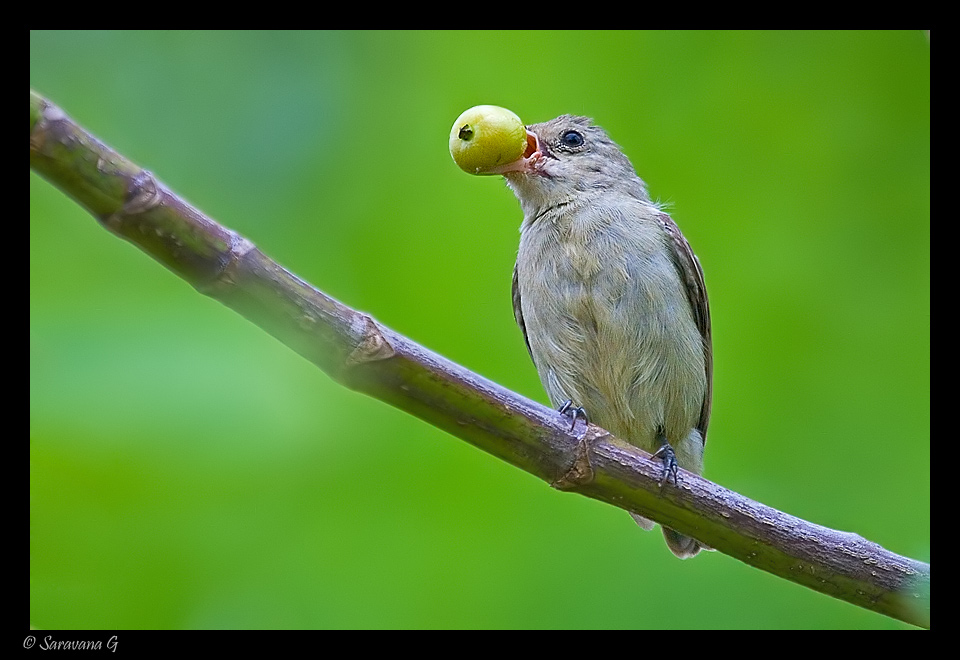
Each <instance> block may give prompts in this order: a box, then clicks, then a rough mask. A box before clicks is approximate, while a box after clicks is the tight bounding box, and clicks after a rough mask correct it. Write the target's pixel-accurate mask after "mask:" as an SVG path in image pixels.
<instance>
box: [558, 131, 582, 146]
mask: <svg viewBox="0 0 960 660" xmlns="http://www.w3.org/2000/svg"><path fill="white" fill-rule="evenodd" d="M560 144H562V145H563V146H565V147H569V148H570V149H576V148H577V147H582V146H583V136H582V135H580V133H578V132H577V131H567V132H566V133H564V134H563V135H561V136H560Z"/></svg>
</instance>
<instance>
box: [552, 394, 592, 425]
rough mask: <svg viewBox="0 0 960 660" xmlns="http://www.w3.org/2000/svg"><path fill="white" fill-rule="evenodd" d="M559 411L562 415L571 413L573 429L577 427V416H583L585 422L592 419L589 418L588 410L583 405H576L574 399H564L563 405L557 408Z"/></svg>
mask: <svg viewBox="0 0 960 660" xmlns="http://www.w3.org/2000/svg"><path fill="white" fill-rule="evenodd" d="M557 412H558V413H560V414H561V415H569V416H570V417H571V418H572V419H571V423H570V430H571V431H572V430H573V429H575V428H576V427H577V417H580V418H582V419H583V423H584V424H589V423H590V420H589V419H588V418H587V411H586V410H584V409H583V406H574V405H573V400H571V399H567V400H566V401H564V402H563V405H561V406H560V407H559V408H558V409H557Z"/></svg>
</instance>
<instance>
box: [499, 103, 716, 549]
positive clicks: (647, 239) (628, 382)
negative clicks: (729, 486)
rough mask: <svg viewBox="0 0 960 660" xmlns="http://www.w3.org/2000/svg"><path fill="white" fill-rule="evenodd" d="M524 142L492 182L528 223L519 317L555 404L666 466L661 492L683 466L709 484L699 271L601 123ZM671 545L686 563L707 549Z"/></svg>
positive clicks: (523, 234) (709, 366)
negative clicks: (510, 196) (500, 181)
mask: <svg viewBox="0 0 960 660" xmlns="http://www.w3.org/2000/svg"><path fill="white" fill-rule="evenodd" d="M525 128H526V140H527V146H526V148H525V150H524V152H523V154H522V155H521V156H520V157H519V158H518V159H516V160H514V161H512V162H509V163H506V164H503V165H500V166H498V167H496V168H494V169H492V170H491V173H494V174H502V175H503V176H504V177H505V179H506V182H507V185H508V186H509V188H510V189H512V191H513V192H514V194H515V195H516V197H517V199H518V200H519V203H520V207H521V210H522V211H523V221H522V223H521V225H520V244H519V249H518V251H517V260H516V264H515V266H514V271H513V311H514V315H515V317H516V321H517V324H518V325H519V326H520V330H521V331H522V332H523V336H524V340H525V342H526V345H527V350H528V351H529V353H530V356H531V358H532V359H533V363H534V365H535V366H536V369H537V373H538V374H539V376H540V381H541V382H542V384H543V387H544V389H545V390H546V392H547V395H548V396H549V398H550V400H551V402H552V404H553V405H554V406H555V407H558V408H559V409H560V411H561V412H565V413H568V414H573V415H576V414H577V413H578V412H585V413H586V415H587V416H588V417H589V421H590V422H592V423H594V424H597V425H599V426H601V427H603V428H604V429H606V430H608V431H610V432H611V433H613V434H614V435H615V436H617V437H619V438H621V439H623V440H625V441H627V442H629V443H630V444H632V445H635V446H637V447H639V448H641V449H643V450H645V451H647V452H650V453H652V454H654V455H655V456H657V457H659V458H660V459H661V461H662V464H663V467H662V473H661V479H660V486H661V487H663V484H664V482H665V481H669V480H671V478H672V480H673V482H674V483H675V484H676V483H677V480H678V472H677V469H678V466H679V467H681V468H683V469H684V470H688V471H690V472H693V473H696V474H702V472H703V451H704V445H705V443H706V439H707V427H708V425H709V423H710V413H711V406H712V392H713V346H712V332H711V325H710V308H709V303H708V300H707V290H706V285H705V283H704V277H703V270H702V268H701V266H700V262H699V260H698V259H697V257H696V255H695V254H694V252H693V250H692V248H691V247H690V243H689V242H688V241H687V239H686V238H685V237H684V235H683V234H682V232H681V231H680V229H679V227H678V226H677V224H676V223H675V222H674V221H673V219H672V218H671V217H670V215H669V214H667V213H666V212H664V210H663V208H662V205H661V204H659V203H657V202H654V201H652V200H651V198H650V195H649V193H648V191H647V186H646V184H645V183H644V181H643V180H642V179H641V178H640V177H639V176H638V175H637V173H636V170H635V169H634V167H633V165H632V164H631V162H630V160H629V158H628V157H627V156H626V155H625V154H624V153H623V151H622V149H621V148H620V147H619V146H618V145H617V144H616V143H615V142H614V141H613V140H611V139H610V137H609V136H608V135H607V133H606V132H605V131H604V130H603V129H602V128H601V127H599V126H597V125H596V124H595V123H594V122H593V120H591V119H590V118H588V117H582V116H575V115H561V116H560V117H557V118H556V119H552V120H550V121H546V122H543V123H539V124H531V125H528V126H526V127H525ZM573 422H574V424H575V423H576V416H574V419H573ZM631 515H632V516H633V518H634V519H635V520H636V521H637V523H638V524H639V525H640V526H641V527H642V528H644V529H646V530H650V529H652V528H653V527H654V523H653V522H652V521H650V520H649V519H647V518H644V517H643V516H641V515H639V514H637V513H631ZM662 531H663V536H664V539H665V541H666V544H667V546H668V547H669V549H670V550H671V551H672V552H673V554H674V555H676V556H677V557H679V558H681V559H687V558H690V557H694V556H696V555H697V554H698V553H699V552H700V550H701V549H703V548H706V546H704V545H703V544H701V543H699V542H698V541H697V540H695V539H693V538H691V537H689V536H685V535H683V534H680V533H678V532H676V531H674V530H672V529H670V528H668V527H663V528H662ZM708 549H709V548H708Z"/></svg>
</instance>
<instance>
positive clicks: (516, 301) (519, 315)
mask: <svg viewBox="0 0 960 660" xmlns="http://www.w3.org/2000/svg"><path fill="white" fill-rule="evenodd" d="M513 318H515V319H517V325H519V326H520V332H522V333H523V341H524V343H525V344H526V345H527V352H528V353H530V359H531V360H532V359H533V351H532V350H530V338H529V337H527V324H526V323H524V322H523V309H522V308H521V307H520V280H519V279H518V277H517V265H516V264H514V265H513Z"/></svg>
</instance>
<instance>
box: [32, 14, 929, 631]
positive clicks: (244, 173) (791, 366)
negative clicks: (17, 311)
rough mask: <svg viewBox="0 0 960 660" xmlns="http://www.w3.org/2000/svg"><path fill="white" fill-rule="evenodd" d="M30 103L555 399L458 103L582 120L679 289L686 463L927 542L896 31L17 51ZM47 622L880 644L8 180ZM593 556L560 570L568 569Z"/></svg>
mask: <svg viewBox="0 0 960 660" xmlns="http://www.w3.org/2000/svg"><path fill="white" fill-rule="evenodd" d="M30 84H31V86H32V87H33V88H35V89H36V90H37V91H38V92H40V93H41V94H44V95H47V96H48V97H49V98H50V99H51V100H52V101H53V102H55V103H57V104H59V105H60V106H61V107H62V108H63V109H64V110H65V111H66V112H67V113H68V114H70V115H71V116H72V117H74V118H75V119H76V120H77V121H78V122H79V123H80V124H81V125H82V126H84V127H86V128H87V129H88V130H90V131H92V132H93V133H94V134H96V135H97V136H98V137H99V138H100V139H101V140H103V141H104V142H106V143H108V144H110V145H111V146H113V147H114V148H116V149H118V150H119V151H121V152H122V153H123V154H125V155H126V156H127V157H129V158H131V159H133V160H134V161H135V162H137V163H139V164H141V165H142V166H144V167H146V168H148V169H150V170H151V171H152V172H154V173H155V174H156V175H157V176H158V177H159V178H160V179H161V180H163V181H164V182H165V183H167V184H168V185H169V186H170V187H171V188H173V189H174V190H176V191H177V192H179V193H180V194H181V195H182V196H183V197H185V198H186V199H188V200H190V201H191V202H192V203H194V204H195V205H197V206H198V207H200V208H201V209H203V210H204V211H205V212H207V213H209V214H210V215H211V216H212V217H214V218H215V219H217V220H218V221H220V222H222V223H223V224H226V225H228V226H229V227H231V228H233V229H236V230H237V231H239V232H241V233H242V234H244V235H245V236H247V237H248V238H250V239H251V240H253V241H254V242H255V243H256V244H257V245H258V246H260V247H261V248H262V249H263V250H264V251H265V252H266V253H267V254H269V255H271V256H272V257H273V258H275V259H276V260H278V261H279V262H281V263H282V264H284V265H285V266H286V267H288V268H290V269H291V270H293V271H294V272H296V273H297V274H298V275H300V276H301V277H303V278H304V279H306V280H308V281H310V282H312V283H314V284H315V285H317V286H318V287H320V288H321V289H323V290H324V291H326V292H327V293H329V294H331V295H333V296H335V297H337V298H339V299H341V300H343V301H344V302H346V303H347V304H349V305H351V306H353V307H356V308H359V309H362V310H365V311H368V312H370V313H372V314H373V315H374V316H375V317H376V318H377V319H378V320H380V321H381V322H383V323H385V324H387V325H389V326H391V327H393V328H394V329H395V330H397V331H399V332H402V333H404V334H406V335H408V336H410V337H411V338H412V339H414V340H416V341H418V342H420V343H422V344H424V345H426V346H428V347H430V348H432V349H434V350H436V351H438V352H440V353H442V354H444V355H446V356H447V357H449V358H451V359H453V360H455V361H457V362H459V363H461V364H463V365H465V366H467V367H468V368H470V369H473V370H475V371H477V372H479V373H481V374H483V375H484V376H487V377H489V378H491V379H493V380H496V381H498V382H500V383H502V384H503V385H505V386H507V387H510V388H513V389H515V390H517V391H519V392H522V393H524V394H526V395H528V396H531V397H533V398H535V399H538V400H540V401H543V402H546V397H545V395H544V393H543V391H542V389H541V387H540V384H539V381H538V379H537V376H536V373H535V371H534V368H533V365H532V363H531V362H530V360H529V358H528V356H527V353H526V349H525V347H524V344H523V340H522V339H521V336H520V332H519V330H517V328H516V327H515V326H514V321H513V316H512V313H511V307H510V276H511V269H512V267H513V260H514V256H515V251H516V246H517V237H518V234H517V228H518V226H519V223H520V219H521V213H520V210H519V207H518V205H517V202H516V200H515V199H514V197H513V195H512V194H511V193H510V191H509V190H507V189H506V187H505V186H504V184H503V182H502V179H500V178H499V177H484V178H476V177H470V176H467V175H465V174H464V173H463V172H461V171H460V170H459V169H458V168H457V167H456V166H455V165H454V164H453V162H452V161H451V160H450V157H449V155H448V153H447V135H448V131H449V128H450V125H451V123H452V122H453V120H454V119H455V118H456V117H457V115H459V114H460V112H462V111H463V110H464V109H466V108H468V107H470V106H472V105H475V104H478V103H493V104H497V105H502V106H505V107H507V108H510V109H511V110H513V111H515V112H516V113H517V114H519V115H520V116H521V117H522V118H523V119H524V121H526V122H529V123H533V122H538V121H543V120H545V119H549V118H551V117H554V116H556V115H558V114H561V113H566V112H569V113H578V114H587V115H589V116H592V117H594V118H595V119H596V121H597V122H598V123H599V124H601V125H602V126H604V127H605V128H606V129H607V130H608V132H609V133H610V135H611V136H612V137H613V138H614V140H616V141H617V142H618V143H619V144H621V145H622V146H623V148H624V150H625V151H626V153H627V154H628V155H629V156H630V157H631V159H632V161H633V163H634V165H635V166H636V168H637V170H638V172H639V174H640V175H641V176H642V177H643V178H644V179H645V180H646V181H647V183H648V184H649V186H650V189H651V192H652V194H653V195H654V196H655V197H658V198H660V199H661V200H662V201H666V202H670V203H671V209H670V210H671V213H672V215H673V216H674V218H675V219H676V220H677V221H678V223H679V224H680V226H681V227H682V228H683V230H684V232H685V233H686V235H687V237H688V238H689V239H690V241H691V242H692V244H693V246H694V248H695V249H696V251H697V254H698V255H699V257H700V259H701V261H702V263H703V266H704V269H705V271H706V277H707V285H708V288H709V292H710V297H711V306H712V310H713V323H714V350H715V356H716V358H715V359H716V383H715V401H714V414H713V422H712V425H711V429H710V441H709V443H708V445H707V453H706V461H707V468H706V476H707V477H709V478H711V479H713V480H715V481H717V482H719V483H721V484H723V485H725V486H727V487H729V488H732V489H734V490H737V491H739V492H742V493H743V494H745V495H747V496H750V497H753V498H755V499H758V500H760V501H762V502H764V503H766V504H769V505H771V506H775V507H777V508H780V509H782V510H784V511H787V512H789V513H792V514H794V515H797V516H800V517H803V518H806V519H808V520H811V521H813V522H817V523H820V524H824V525H827V526H830V527H834V528H839V529H843V530H848V531H854V532H857V533H859V534H861V535H863V536H865V537H866V538H868V539H870V540H873V541H876V542H878V543H880V544H882V545H884V546H886V547H888V548H889V549H891V550H894V551H896V552H899V553H902V554H906V555H909V556H911V557H914V558H918V559H925V560H929V539H930V505H929V501H930V484H929V438H930V432H929V406H930V386H929V364H930V353H929V330H930V300H929V285H930V277H929V267H930V250H929V237H930V234H929V232H930V52H929V42H928V37H927V36H926V35H925V33H923V32H920V31H912V32H909V31H908V32H733V33H730V32H615V33H579V32H576V33H575V32H548V33H539V32H520V31H518V32H479V33H474V32H470V33H449V32H429V33H420V32H416V33H408V32H369V33H368V32H337V33H316V32H306V33H273V32H269V33H256V32H254V33H249V32H243V33H231V32H217V33H208V32H33V33H31V43H30ZM30 523H31V535H30V559H31V564H30V595H31V600H30V621H31V623H32V625H34V626H37V627H40V628H210V627H213V628H238V627H269V628H273V627H275V628H288V627H318V628H336V627H350V628H379V627H438V628H446V627H470V628H473V627H478V628H488V627H507V628H527V627H538V628H582V627H586V628H593V627H597V628H645V627H654V628H678V627H679V628H685V627H707V628H720V627H751V628H752V627H760V628H779V627H786V628H820V627H824V628H871V627H877V628H896V627H901V626H900V624H898V623H897V622H895V621H892V620H890V619H887V618H885V617H882V616H880V615H875V614H873V613H870V612H866V611H862V610H859V609H857V608H855V607H853V606H851V605H848V604H846V603H842V602H840V601H836V600H833V599H831V598H829V597H826V596H822V595H820V594H817V593H814V592H812V591H809V590H807V589H804V588H801V587H799V586H796V585H794V584H790V583H787V582H784V581H783V580H780V579H777V578H774V577H772V576H770V575H767V574H765V573H763V572H760V571H757V570H755V569H753V568H749V567H747V566H745V565H743V564H740V563H738V562H736V561H734V560H732V559H730V558H729V557H725V556H723V555H720V554H719V553H710V554H707V555H701V556H700V557H698V558H697V559H695V560H692V561H689V562H680V561H678V560H676V559H674V558H673V557H672V556H671V555H670V553H669V552H668V550H667V549H666V547H665V546H664V543H663V541H662V539H661V538H660V535H659V534H645V533H643V532H642V531H640V530H639V529H638V528H637V527H636V525H634V524H633V523H632V522H631V521H630V519H629V517H628V516H627V515H626V513H624V512H622V511H619V510H617V509H614V508H612V507H609V506H606V505H603V504H600V503H598V502H594V501H591V500H588V499H586V498H582V497H578V496H571V495H565V494H562V493H559V492H557V491H554V490H552V489H550V488H549V487H548V486H547V485H546V484H544V483H542V482H540V481H538V480H536V479H535V478H533V477H531V476H529V475H527V474H524V473H522V472H520V471H519V470H516V469H515V468H512V467H510V466H508V465H506V464H503V463H500V462H499V461H497V460H495V459H493V458H492V457H490V456H487V455H485V454H483V453H481V452H480V451H478V450H476V449H474V448H472V447H471V446H469V445H467V444H465V443H463V442H461V441H459V440H456V439H454V438H451V437H449V436H447V435H445V434H444V433H442V432H440V431H438V430H436V429H434V428H432V427H430V426H428V425H426V424H424V423H422V422H420V421H418V420H416V419H414V418H412V417H409V416H408V415H406V414H404V413H402V412H399V411H397V410H395V409H393V408H390V407H389V406H387V405H385V404H382V403H380V402H378V401H375V400H372V399H369V398H366V397H364V396H362V395H358V394H355V393H353V392H351V391H348V390H345V389H343V388H341V387H339V386H337V385H335V384H334V383H333V382H332V381H330V380H329V379H328V378H327V377H326V376H325V375H323V374H322V373H321V372H319V371H317V370H316V369H315V368H314V367H313V366H311V365H310V364H309V363H307V362H306V361H305V360H303V359H302V358H300V357H299V356H297V355H296V354H294V353H293V352H292V351H290V350H288V349H286V348H285V347H284V346H282V345H280V344H279V343H278V342H277V341H275V340H274V339H273V338H271V337H270V336H268V335H267V334H266V333H264V332H262V331H261V330H259V329H258V328H256V327H254V326H253V325H251V324H250V323H248V322H247V321H245V320H243V319H242V318H240V317H239V316H237V315H235V314H234V313H233V312H231V311H229V310H227V309H226V308H224V307H221V306H220V305H218V304H217V303H216V302H214V301H212V300H210V299H207V298H205V297H203V296H201V295H198V294H197V293H196V292H195V291H193V290H192V289H191V288H190V287H189V286H188V285H186V284H185V283H184V282H182V281H180V280H178V279H177V278H176V277H174V276H173V275H172V274H170V273H169V272H168V271H166V270H164V269H163V268H162V267H160V266H159V265H158V264H156V263H154V262H153V261H151V260H150V259H149V258H148V257H146V256H145V255H144V254H142V253H141V252H139V251H138V250H137V249H136V248H134V247H133V246H131V245H129V244H127V243H124V242H122V241H119V240H117V239H115V238H114V237H112V236H111V235H110V234H108V233H107V232H106V231H104V230H103V229H101V228H100V227H99V226H98V225H97V223H96V222H95V221H94V220H93V219H91V218H90V217H89V216H87V215H85V214H84V212H83V211H81V210H80V208H79V207H77V206H76V205H74V204H73V203H72V202H71V201H69V200H68V199H67V198H65V197H64V196H63V195H62V194H61V193H59V192H58V191H57V190H55V189H54V188H53V187H52V186H50V185H49V184H47V183H46V182H45V181H43V180H42V179H40V178H39V177H37V176H36V175H33V174H31V177H30ZM584 574H586V575H587V576H588V577H587V578H586V579H584Z"/></svg>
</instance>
